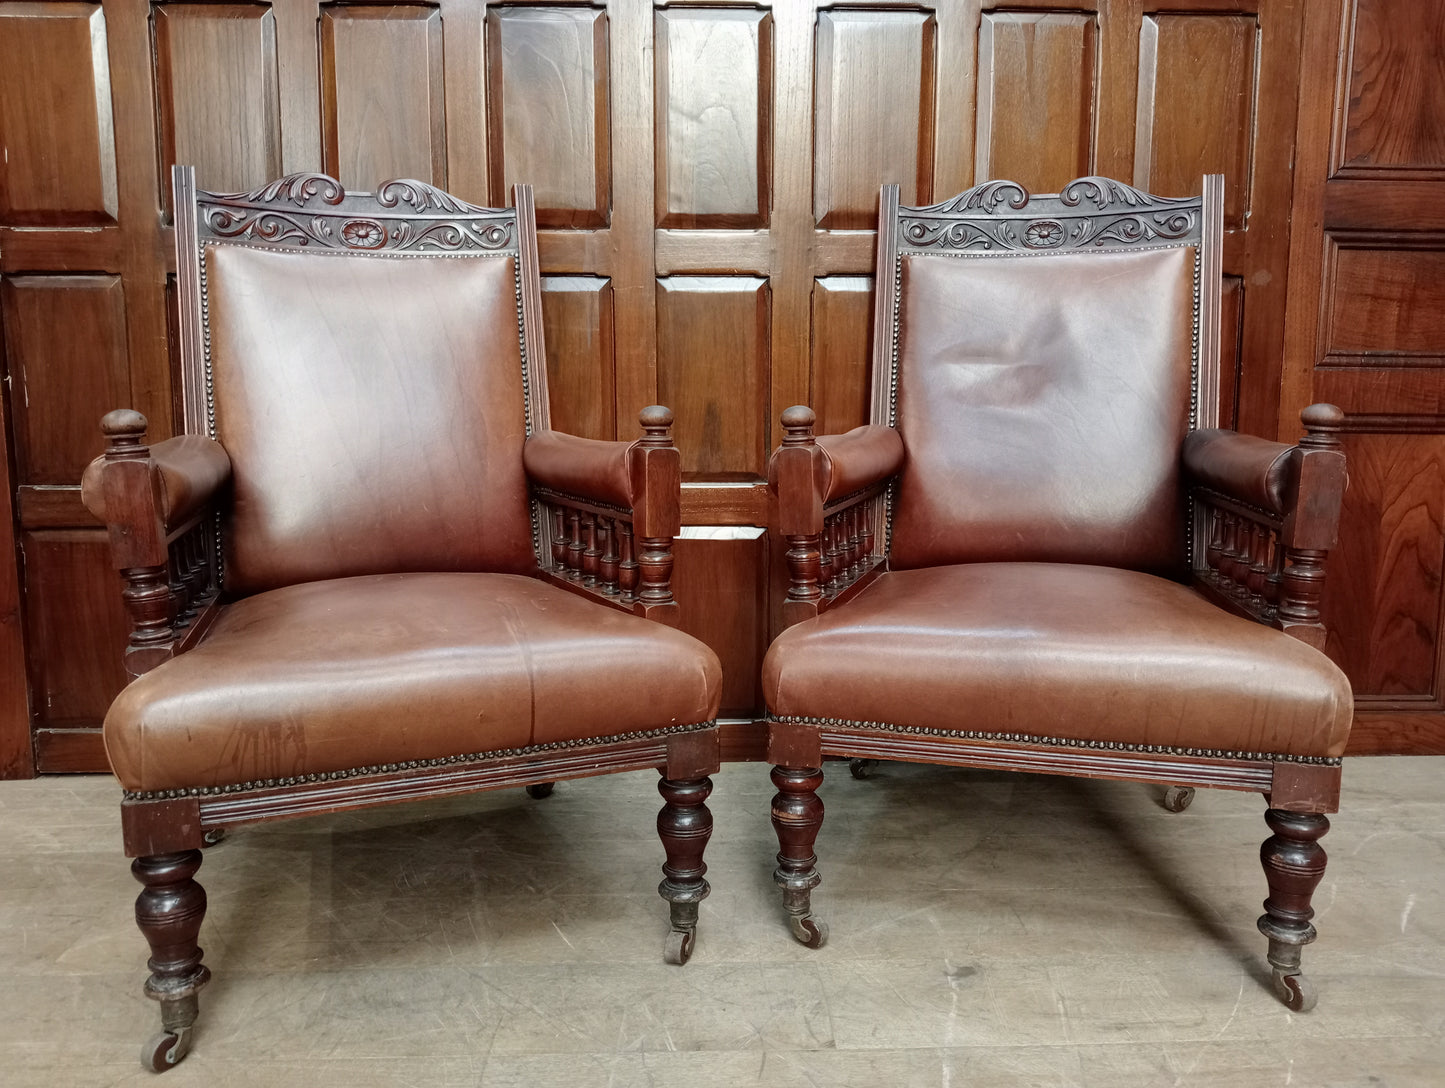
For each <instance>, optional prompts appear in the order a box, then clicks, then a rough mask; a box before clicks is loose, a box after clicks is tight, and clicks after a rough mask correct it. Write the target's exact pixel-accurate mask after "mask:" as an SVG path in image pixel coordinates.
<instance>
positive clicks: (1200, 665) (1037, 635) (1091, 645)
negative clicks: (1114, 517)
mask: <svg viewBox="0 0 1445 1088" xmlns="http://www.w3.org/2000/svg"><path fill="white" fill-rule="evenodd" d="M763 692H764V695H765V697H766V699H767V703H768V709H769V710H770V711H771V712H772V713H773V714H774V715H776V716H777V717H780V718H795V717H805V718H835V719H844V720H851V721H868V722H886V723H892V724H896V725H904V726H909V727H918V728H931V729H950V730H978V731H984V732H993V733H1022V734H1027V735H1030V736H1047V737H1056V738H1063V739H1069V740H1081V741H1082V740H1097V741H1113V742H1117V743H1123V744H1129V745H1164V746H1178V747H1183V748H1191V749H1200V748H1204V749H1224V750H1227V751H1231V752H1258V753H1279V754H1286V755H1295V756H1337V755H1340V754H1341V753H1342V752H1343V751H1344V747H1345V740H1346V738H1347V737H1348V735H1349V728H1350V718H1351V695H1350V685H1349V682H1348V681H1347V680H1346V679H1345V676H1344V674H1343V673H1342V672H1340V670H1339V669H1338V668H1336V667H1335V665H1334V664H1333V663H1332V662H1331V661H1330V660H1329V659H1328V658H1326V657H1325V656H1324V655H1323V654H1321V653H1319V652H1318V651H1317V650H1314V649H1312V648H1311V647H1309V646H1306V645H1305V644H1304V643H1302V642H1300V641H1298V640H1296V639H1293V638H1291V637H1289V636H1288V635H1286V634H1284V633H1282V632H1280V631H1276V630H1274V629H1272V628H1268V627H1264V626H1261V625H1260V624H1256V623H1252V622H1250V621H1249V620H1245V619H1240V618H1239V617H1237V616H1233V615H1231V614H1229V613H1227V612H1225V611H1223V610H1222V609H1220V608H1218V607H1216V606H1215V605H1212V604H1210V603H1209V602H1207V601H1205V600H1204V599H1203V598H1202V597H1200V596H1199V595H1198V594H1196V593H1194V592H1193V591H1192V590H1190V589H1187V588H1186V587H1184V586H1181V585H1178V584H1177V583H1174V582H1170V581H1168V580H1166V579H1163V578H1158V577H1155V576H1153V575H1148V574H1141V573H1138V572H1135V571H1128V570H1117V569H1113V568H1108V567H1094V566H1082V565H1066V564H1048V563H977V564H967V565H961V566H948V567H932V568H924V569H920V570H908V571H894V572H891V573H888V574H885V575H883V576H882V577H881V578H879V579H878V580H877V581H876V582H874V583H873V584H872V585H870V586H869V587H868V588H867V589H865V590H864V591H863V592H862V593H860V594H859V595H858V597H856V598H855V599H853V600H852V601H850V602H849V603H848V604H847V605H846V606H844V607H840V608H838V609H837V610H835V611H829V612H825V613H824V614H823V615H821V616H819V617H817V618H816V619H812V620H808V621H806V622H804V623H800V624H798V625H797V626H795V627H791V628H789V629H788V630H787V631H785V632H784V633H783V634H782V635H781V636H779V638H778V639H777V640H776V641H775V642H774V643H773V645H772V647H771V649H769V651H768V655H767V657H766V659H765V660H764V662H763Z"/></svg>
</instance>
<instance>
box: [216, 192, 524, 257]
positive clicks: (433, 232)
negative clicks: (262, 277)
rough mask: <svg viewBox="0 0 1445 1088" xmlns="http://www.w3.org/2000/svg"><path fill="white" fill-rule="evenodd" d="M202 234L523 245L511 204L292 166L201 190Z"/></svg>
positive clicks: (376, 247) (274, 240)
mask: <svg viewBox="0 0 1445 1088" xmlns="http://www.w3.org/2000/svg"><path fill="white" fill-rule="evenodd" d="M196 205H197V219H198V221H197V224H196V225H197V228H198V229H197V234H198V237H199V240H200V241H201V242H205V241H206V240H207V239H223V240H227V241H245V240H251V239H254V240H256V241H260V242H265V243H266V244H268V245H295V246H298V247H301V246H305V247H307V248H318V249H337V250H344V251H352V252H355V251H358V250H359V251H362V252H367V251H374V252H397V253H404V252H423V253H433V254H434V253H458V252H468V251H471V252H475V251H492V252H507V251H515V250H516V247H517V232H516V226H517V218H516V215H515V214H514V213H513V212H511V211H510V210H502V209H497V208H483V207H479V206H477V205H475V204H468V203H466V202H465V201H462V200H458V199H457V198H456V197H454V196H452V195H451V194H449V193H444V192H442V191H441V190H440V189H437V188H435V187H433V186H431V185H428V184H427V183H426V182H424V181H415V180H412V179H409V178H400V179H396V180H393V181H385V182H382V183H381V185H380V186H378V187H377V190H376V192H375V193H354V192H347V191H346V190H345V189H344V188H343V187H342V185H341V183H340V182H339V181H337V180H336V179H335V178H332V177H328V176H327V175H326V174H288V175H287V176H286V177H284V178H280V179H279V180H277V181H273V182H271V183H270V184H269V185H265V186H263V187H261V188H259V189H255V190H253V191H251V192H249V193H198V194H197V201H196Z"/></svg>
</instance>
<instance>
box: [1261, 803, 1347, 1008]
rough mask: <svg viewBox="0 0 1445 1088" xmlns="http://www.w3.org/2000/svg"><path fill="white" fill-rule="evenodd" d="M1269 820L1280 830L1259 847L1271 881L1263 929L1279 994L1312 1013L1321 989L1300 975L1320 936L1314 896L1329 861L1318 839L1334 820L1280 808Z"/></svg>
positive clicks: (1271, 812) (1272, 827)
mask: <svg viewBox="0 0 1445 1088" xmlns="http://www.w3.org/2000/svg"><path fill="white" fill-rule="evenodd" d="M1264 820H1265V823H1267V824H1269V829H1270V830H1271V831H1273V832H1274V834H1273V835H1272V836H1270V837H1269V838H1268V839H1265V841H1264V845H1263V846H1261V847H1260V848H1259V860H1260V862H1261V863H1262V864H1263V865H1264V875H1265V878H1266V879H1267V880H1268V881H1269V898H1268V899H1266V900H1265V901H1264V909H1265V913H1264V914H1262V915H1261V916H1260V919H1259V931H1260V932H1261V933H1263V934H1264V935H1265V936H1266V937H1268V938H1269V965H1270V967H1271V968H1273V971H1274V990H1275V993H1276V994H1277V995H1278V997H1279V999H1280V1000H1281V1001H1283V1002H1284V1003H1285V1004H1286V1005H1288V1006H1289V1007H1290V1008H1291V1009H1292V1010H1294V1011H1295V1012H1309V1011H1310V1009H1312V1008H1314V1007H1315V1001H1316V995H1315V988H1314V985H1313V984H1312V983H1311V982H1310V981H1309V979H1308V978H1306V977H1305V976H1304V975H1303V974H1301V973H1300V953H1301V951H1302V950H1303V949H1304V946H1305V945H1307V944H1309V943H1310V942H1311V941H1313V940H1314V939H1315V927H1314V926H1313V925H1311V924H1310V919H1311V918H1313V917H1314V913H1315V912H1314V909H1313V908H1312V907H1311V906H1310V897H1311V896H1312V895H1314V891H1315V888H1316V887H1318V886H1319V883H1320V880H1321V879H1322V878H1323V877H1324V875H1325V862H1326V860H1327V859H1326V856H1325V851H1324V848H1323V847H1322V846H1320V844H1319V841H1318V840H1319V839H1320V838H1321V837H1322V836H1323V835H1324V833H1325V832H1326V831H1328V830H1329V829H1330V822H1329V820H1327V819H1325V817H1323V816H1320V815H1317V814H1315V813H1309V812H1285V811H1283V810H1282V809H1276V808H1272V809H1269V810H1268V811H1267V812H1266V813H1265V814H1264Z"/></svg>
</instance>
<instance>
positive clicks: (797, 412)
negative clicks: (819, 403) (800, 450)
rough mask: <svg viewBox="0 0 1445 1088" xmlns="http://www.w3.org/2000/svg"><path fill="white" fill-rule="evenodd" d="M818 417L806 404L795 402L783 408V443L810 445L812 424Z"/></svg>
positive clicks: (787, 444)
mask: <svg viewBox="0 0 1445 1088" xmlns="http://www.w3.org/2000/svg"><path fill="white" fill-rule="evenodd" d="M817 422H818V417H817V415H816V413H814V411H813V409H811V408H809V407H808V406H807V405H806V404H795V405H793V406H792V407H791V408H784V409H783V445H785V446H811V445H812V444H813V426H814V424H816V423H817Z"/></svg>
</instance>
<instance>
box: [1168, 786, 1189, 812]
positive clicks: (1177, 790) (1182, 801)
mask: <svg viewBox="0 0 1445 1088" xmlns="http://www.w3.org/2000/svg"><path fill="white" fill-rule="evenodd" d="M1193 800H1194V787H1193V786H1170V787H1169V788H1168V789H1167V790H1165V791H1164V807H1165V808H1167V809H1168V810H1169V811H1170V812H1183V811H1184V810H1185V809H1186V808H1188V807H1189V803H1190V802H1191V801H1193Z"/></svg>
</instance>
